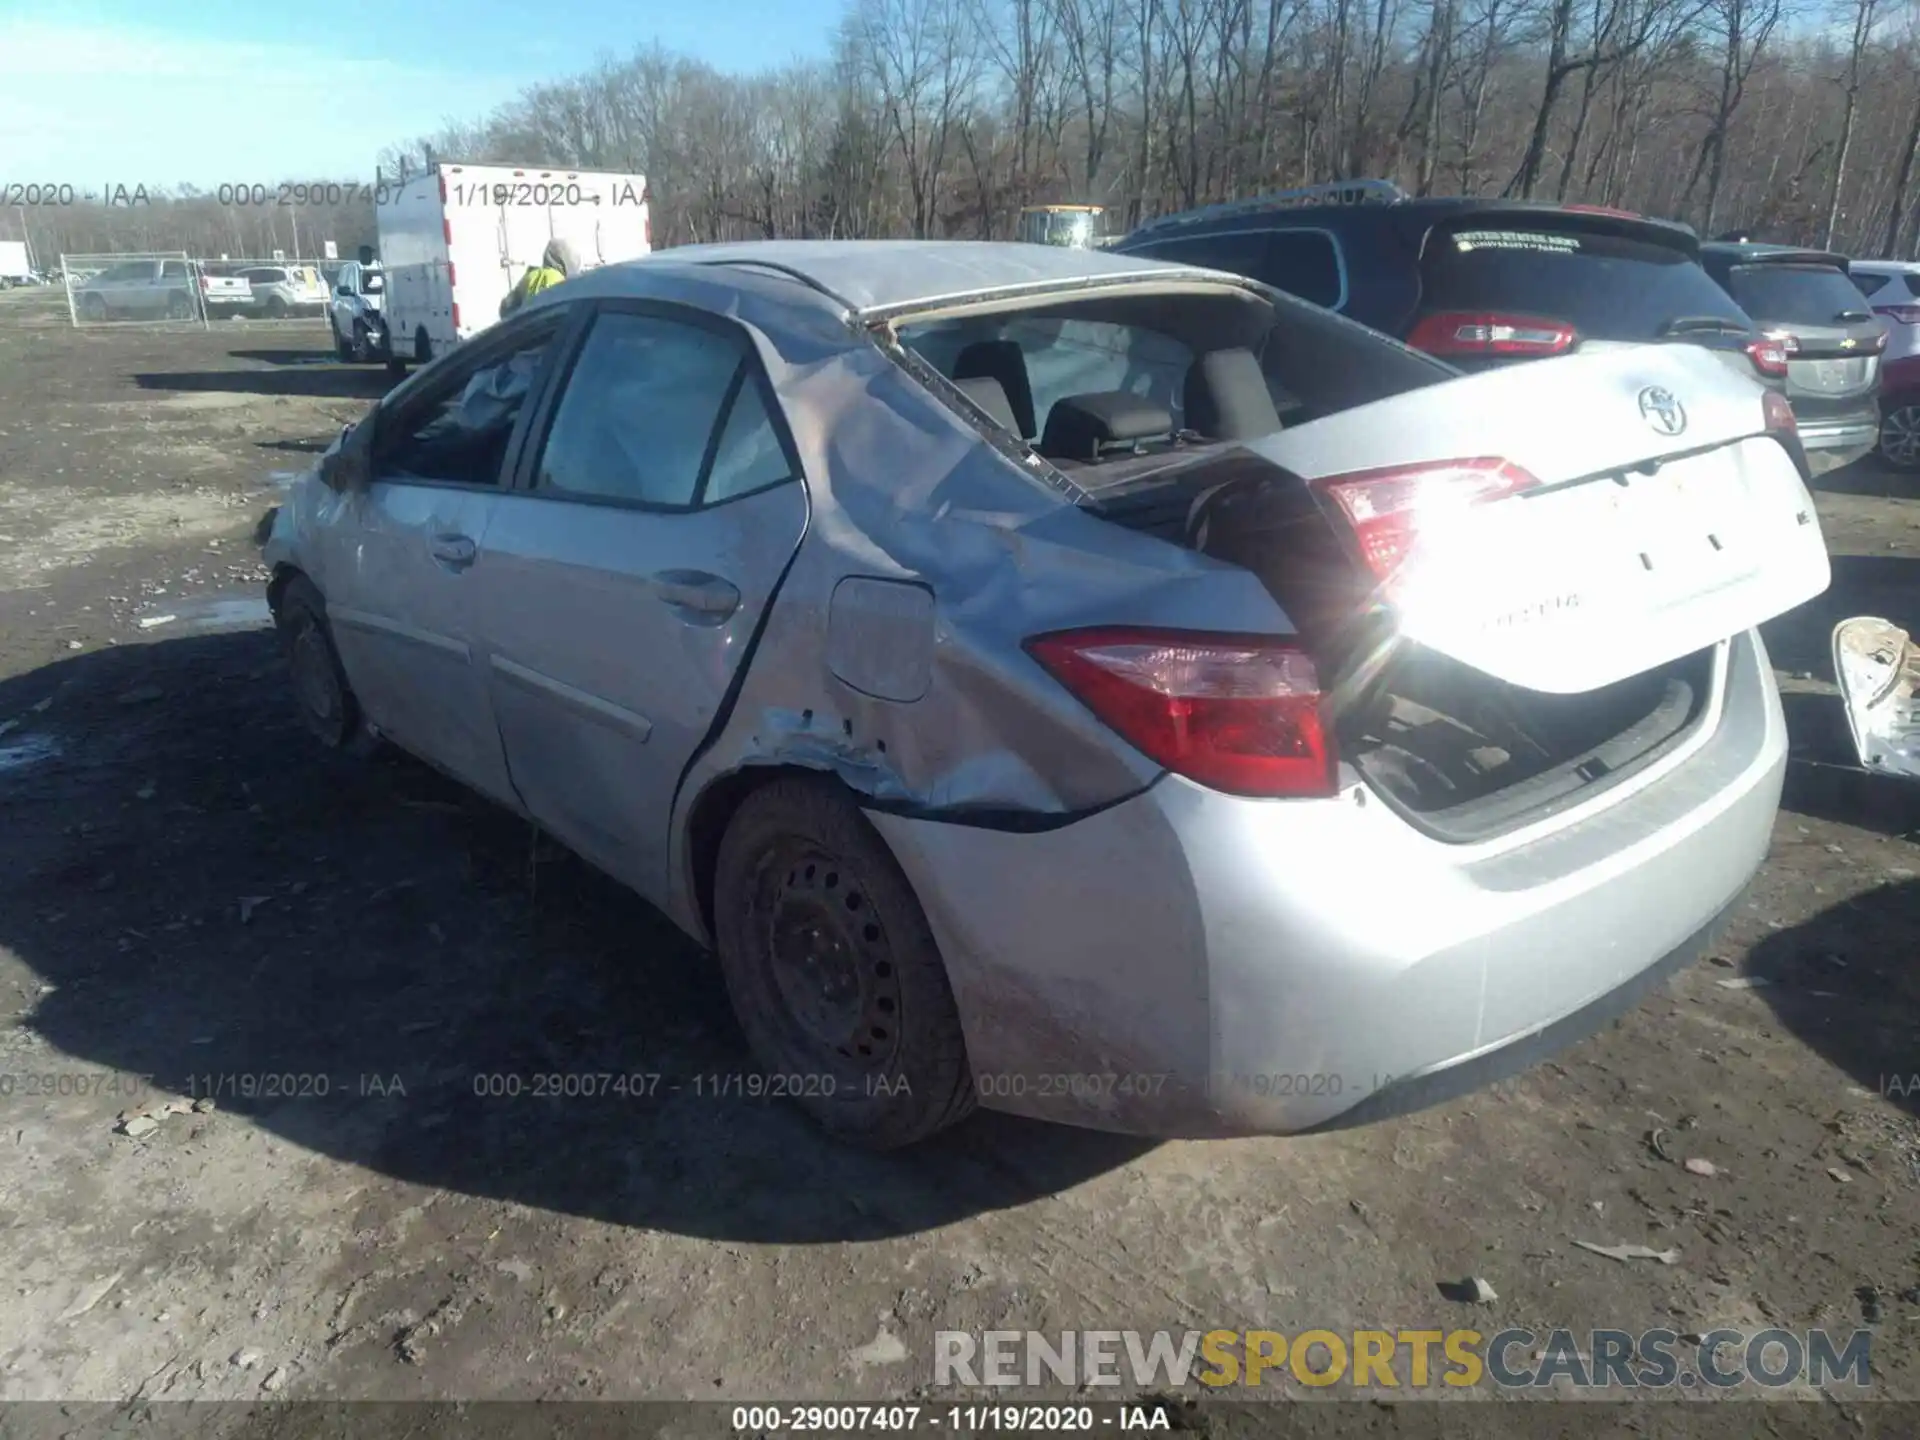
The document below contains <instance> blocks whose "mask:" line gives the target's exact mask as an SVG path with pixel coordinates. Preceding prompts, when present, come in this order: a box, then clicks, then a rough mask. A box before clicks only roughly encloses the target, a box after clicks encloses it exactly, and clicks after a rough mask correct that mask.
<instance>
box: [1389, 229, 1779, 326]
mask: <svg viewBox="0 0 1920 1440" xmlns="http://www.w3.org/2000/svg"><path fill="white" fill-rule="evenodd" d="M1422 280H1423V287H1424V288H1423V295H1422V301H1421V304H1422V307H1423V308H1424V309H1426V310H1428V311H1435V310H1476V311H1493V312H1506V313H1509V314H1516V315H1540V316H1546V317H1550V318H1552V319H1556V320H1564V321H1567V322H1568V323H1570V324H1571V325H1572V326H1573V327H1574V329H1575V330H1576V331H1577V332H1578V333H1579V336H1580V338H1581V339H1583V340H1621V341H1648V340H1657V339H1660V338H1661V337H1662V335H1663V334H1664V333H1665V330H1666V327H1667V325H1668V324H1669V323H1670V322H1671V321H1673V320H1676V319H1678V318H1680V317H1682V316H1686V317H1708V316H1712V317H1716V318H1721V319H1726V320H1729V321H1732V322H1733V323H1734V324H1737V325H1742V326H1745V325H1747V324H1749V323H1750V319H1749V317H1748V316H1747V315H1745V314H1743V313H1742V311H1741V309H1740V307H1739V306H1738V305H1736V304H1735V303H1734V302H1733V299H1732V297H1731V296H1729V295H1728V294H1727V292H1726V291H1724V290H1722V289H1721V288H1720V287H1719V286H1718V285H1716V284H1715V283H1714V282H1713V279H1712V277H1711V276H1709V275H1708V274H1707V272H1706V271H1705V270H1703V269H1701V268H1700V265H1699V263H1698V262H1697V261H1695V260H1694V259H1693V258H1692V257H1691V256H1689V255H1688V254H1687V253H1686V252H1685V251H1683V250H1680V249H1678V248H1676V247H1674V246H1671V245H1666V244H1662V243H1660V242H1659V241H1656V240H1641V239H1635V238H1631V237H1628V236H1623V235H1613V234H1606V233H1600V232H1595V231H1586V230H1579V229H1573V228H1570V227H1567V228H1562V227H1554V226H1550V225H1538V224H1535V223H1532V222H1530V223H1528V224H1526V225H1505V224H1489V225H1486V226H1476V225H1473V224H1471V223H1467V224H1463V225H1461V226H1459V227H1458V228H1455V229H1451V230H1440V231H1436V232H1435V233H1434V234H1433V236H1432V237H1431V238H1430V239H1429V240H1428V242H1427V254H1426V259H1425V261H1424V263H1423V265H1422Z"/></svg>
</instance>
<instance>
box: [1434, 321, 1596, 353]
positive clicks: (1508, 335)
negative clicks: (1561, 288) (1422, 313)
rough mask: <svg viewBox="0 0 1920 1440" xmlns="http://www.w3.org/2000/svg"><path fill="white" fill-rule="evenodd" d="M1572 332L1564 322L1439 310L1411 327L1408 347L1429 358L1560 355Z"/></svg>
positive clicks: (1569, 344)
mask: <svg viewBox="0 0 1920 1440" xmlns="http://www.w3.org/2000/svg"><path fill="white" fill-rule="evenodd" d="M1574 338H1575V331H1574V328H1573V326H1571V325H1569V324H1567V323H1566V322H1565V321H1563V320H1551V319H1548V318H1546V317H1545V316H1540V315H1504V314H1496V313H1492V312H1488V311H1478V310H1442V311H1439V312H1438V313H1436V314H1433V315H1429V316H1427V317H1426V318H1425V319H1424V320H1422V321H1421V322H1420V323H1419V324H1418V325H1416V326H1414V327H1413V333H1412V334H1411V335H1409V336H1408V337H1407V344H1409V345H1411V346H1412V347H1413V348H1414V349H1416V350H1424V351H1426V352H1427V354H1429V355H1511V356H1515V357H1521V356H1535V357H1543V356H1547V355H1563V354H1565V353H1566V352H1567V351H1569V350H1571V349H1572V348H1573V342H1574Z"/></svg>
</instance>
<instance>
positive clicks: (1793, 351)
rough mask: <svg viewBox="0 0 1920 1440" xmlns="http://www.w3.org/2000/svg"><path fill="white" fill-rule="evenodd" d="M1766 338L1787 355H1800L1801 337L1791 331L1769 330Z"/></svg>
mask: <svg viewBox="0 0 1920 1440" xmlns="http://www.w3.org/2000/svg"><path fill="white" fill-rule="evenodd" d="M1766 338H1767V339H1769V340H1771V341H1773V342H1774V343H1775V344H1776V345H1778V346H1779V347H1780V349H1781V350H1782V351H1783V352H1784V353H1785V354H1787V355H1790V356H1791V355H1798V354H1799V353H1800V337H1799V336H1798V335H1795V334H1794V333H1793V332H1792V331H1790V330H1769V331H1768V332H1767V336H1766Z"/></svg>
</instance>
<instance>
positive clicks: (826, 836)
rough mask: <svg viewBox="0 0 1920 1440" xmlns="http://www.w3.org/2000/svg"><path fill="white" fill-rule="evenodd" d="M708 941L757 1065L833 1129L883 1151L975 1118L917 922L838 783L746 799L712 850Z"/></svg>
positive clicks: (940, 982) (958, 1040)
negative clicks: (711, 935) (715, 948)
mask: <svg viewBox="0 0 1920 1440" xmlns="http://www.w3.org/2000/svg"><path fill="white" fill-rule="evenodd" d="M714 929H715V931H716V935H715V938H716V940H717V941H718V945H719V951H720V969H721V973H722V975H723V976H724V977H725V979H726V985H727V993H728V995H729V996H730V997H731V998H732V1000H733V1010H734V1014H735V1015H736V1016H737V1017H738V1018H739V1021H740V1028H741V1029H742V1030H744V1031H745V1032H746V1036H747V1042H748V1044H750V1045H751V1046H752V1047H753V1052H754V1055H755V1057H756V1058H757V1059H758V1060H759V1061H760V1063H761V1064H762V1065H763V1066H764V1067H765V1068H766V1070H767V1072H768V1074H769V1076H771V1077H774V1083H775V1085H778V1086H781V1087H783V1088H784V1093H787V1094H790V1095H792V1096H793V1098H794V1100H795V1101H796V1103H797V1104H798V1105H799V1106H800V1108H801V1109H803V1110H805V1111H806V1112H807V1113H808V1114H810V1115H811V1116H813V1118H814V1119H815V1120H816V1121H818V1122H819V1123H820V1124H821V1125H822V1126H823V1127H824V1128H825V1129H826V1130H827V1131H828V1132H829V1133H831V1134H833V1135H835V1136H837V1137H839V1138H840V1139H843V1140H847V1141H850V1142H852V1143H854V1144H858V1145H861V1146H864V1147H866V1148H868V1149H874V1150H892V1149H897V1148H899V1147H900V1146H903V1145H911V1144H913V1143H914V1142H916V1141H919V1140H924V1139H926V1138H927V1137H928V1136H929V1135H932V1134H933V1133H934V1132H936V1131H938V1130H942V1129H945V1128H946V1127H947V1126H949V1125H951V1124H953V1123H954V1122H955V1121H958V1120H960V1119H963V1118H964V1117H965V1116H966V1115H967V1114H968V1113H969V1112H971V1111H972V1109H973V1107H974V1103H975V1096H974V1090H973V1076H972V1073H971V1071H970V1069H969V1068H968V1064H967V1047H966V1041H965V1039H964V1037H963V1036H962V1034H961V1030H960V1013H959V1010H958V1008H957V1007H956V1006H955V1004H954V1000H953V991H952V989H951V988H950V987H949V986H948V984H947V971H946V966H945V964H944V963H943V962H942V961H941V959H940V951H939V948H938V947H937V946H936V945H935V944H934V939H933V931H932V930H931V928H929V926H928V924H927V917H926V914H925V912H924V911H922V910H921V908H920V902H919V901H918V900H917V899H916V898H915V897H914V894H913V889H912V887H911V886H910V885H909V884H908V883H907V877H906V876H905V875H904V874H903V873H902V872H901V870H900V866H899V864H898V863H897V862H896V861H895V860H894V858H893V855H892V853H891V852H890V851H889V850H888V849H887V847H886V842H885V841H883V840H882V839H881V838H880V836H879V835H878V833H876V832H875V830H874V828H873V826H872V825H870V824H869V823H868V822H867V819H866V817H865V816H864V815H862V814H861V813H860V810H859V808H858V807H857V806H856V805H855V804H854V803H853V802H852V800H850V799H849V798H848V797H847V795H846V793H845V792H844V791H842V790H841V789H839V788H838V787H837V786H835V785H834V784H833V783H831V782H829V781H826V780H814V779H803V778H795V779H786V780H776V781H774V782H773V783H772V784H770V785H768V786H766V787H765V788H764V789H761V790H757V791H755V792H754V793H753V794H752V795H750V796H749V797H747V800H746V802H745V803H744V804H742V805H741V807H740V809H739V811H738V813H736V814H735V815H734V817H733V820H732V823H731V824H729V825H728V827H727V833H726V836H725V838H724V839H722V841H721V842H720V855H719V860H718V864H717V866H716V872H715V877H714Z"/></svg>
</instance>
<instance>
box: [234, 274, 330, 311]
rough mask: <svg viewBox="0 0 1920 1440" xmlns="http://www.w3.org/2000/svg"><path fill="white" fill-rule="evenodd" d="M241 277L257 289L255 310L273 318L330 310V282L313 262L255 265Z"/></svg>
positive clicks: (254, 295) (254, 298)
mask: <svg viewBox="0 0 1920 1440" xmlns="http://www.w3.org/2000/svg"><path fill="white" fill-rule="evenodd" d="M240 278H241V279H242V280H245V281H246V282H247V284H248V286H249V287H250V288H251V290H252V292H253V309H254V313H256V314H259V315H263V316H265V317H266V318H268V319H270V320H282V319H285V318H286V317H288V316H290V315H321V314H325V313H326V310H327V302H328V296H327V285H326V282H325V281H324V280H322V279H321V278H320V272H319V271H318V270H316V269H314V267H313V266H311V265H255V266H252V267H250V268H248V269H245V270H242V271H241V272H240Z"/></svg>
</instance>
